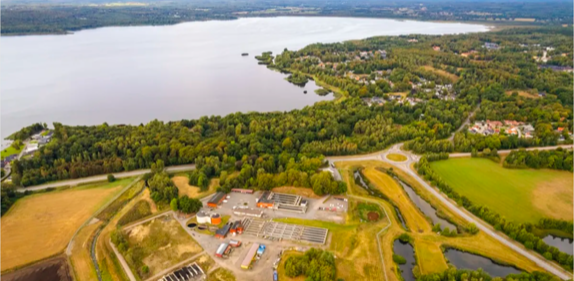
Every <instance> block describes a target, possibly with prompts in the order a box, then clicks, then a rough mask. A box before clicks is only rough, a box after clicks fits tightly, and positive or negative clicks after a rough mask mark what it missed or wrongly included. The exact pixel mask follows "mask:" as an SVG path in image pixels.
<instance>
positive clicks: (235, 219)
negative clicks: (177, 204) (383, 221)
mask: <svg viewBox="0 0 574 281" xmlns="http://www.w3.org/2000/svg"><path fill="white" fill-rule="evenodd" d="M347 209H348V202H347V199H346V198H343V197H336V198H335V197H334V198H331V197H323V198H318V199H311V198H306V197H303V196H300V195H296V194H283V193H275V192H271V191H263V192H261V191H259V192H254V191H252V190H248V189H241V190H232V192H230V193H228V194H225V193H216V194H214V195H213V196H212V197H211V198H206V199H205V200H204V208H202V209H201V210H200V211H199V212H198V213H197V214H196V216H195V217H194V218H192V219H191V220H189V221H188V222H186V223H183V222H182V226H184V227H185V229H186V231H187V232H188V233H189V234H190V235H192V237H193V238H194V239H195V240H196V241H197V242H198V243H199V244H200V245H201V247H202V248H203V249H204V250H205V252H206V253H209V254H210V255H212V257H213V259H214V261H215V262H216V264H217V265H218V266H219V267H223V268H225V269H227V270H229V271H231V272H233V274H234V275H235V276H236V278H237V280H273V278H274V276H276V271H275V270H276V267H277V265H278V264H279V262H280V260H281V254H282V252H283V251H286V250H297V251H305V250H307V249H309V248H311V247H316V248H326V247H327V246H328V245H327V244H328V243H329V239H328V238H329V234H330V233H329V230H328V229H326V228H321V227H312V226H305V225H299V224H291V223H284V222H278V221H274V219H279V218H298V219H305V220H324V221H331V222H344V220H345V217H346V212H347ZM222 218H228V219H227V220H226V221H225V222H223V220H222Z"/></svg>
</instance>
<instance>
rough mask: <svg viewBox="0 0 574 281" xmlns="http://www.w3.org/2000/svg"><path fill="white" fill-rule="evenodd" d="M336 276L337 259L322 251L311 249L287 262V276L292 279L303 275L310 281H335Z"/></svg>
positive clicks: (290, 258)
mask: <svg viewBox="0 0 574 281" xmlns="http://www.w3.org/2000/svg"><path fill="white" fill-rule="evenodd" d="M336 274H337V270H336V266H335V257H334V256H333V254H331V253H330V252H327V251H324V250H322V249H316V248H311V249H309V250H307V251H306V252H305V254H304V255H302V256H290V257H288V258H287V260H286V261H285V275H287V276H288V277H291V278H295V277H298V276H301V275H303V276H305V280H308V281H334V280H335V278H336Z"/></svg>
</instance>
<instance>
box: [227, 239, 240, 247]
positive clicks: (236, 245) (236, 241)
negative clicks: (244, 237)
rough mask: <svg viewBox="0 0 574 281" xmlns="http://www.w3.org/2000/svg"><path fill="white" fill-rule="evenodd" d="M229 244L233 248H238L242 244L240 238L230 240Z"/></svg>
mask: <svg viewBox="0 0 574 281" xmlns="http://www.w3.org/2000/svg"><path fill="white" fill-rule="evenodd" d="M229 246H231V247H233V248H237V247H240V246H241V241H238V240H229Z"/></svg>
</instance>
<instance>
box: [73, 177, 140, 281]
mask: <svg viewBox="0 0 574 281" xmlns="http://www.w3.org/2000/svg"><path fill="white" fill-rule="evenodd" d="M130 182H133V181H130ZM142 188H143V181H139V182H137V183H134V184H132V186H131V187H130V188H128V189H127V190H126V191H125V192H124V193H122V195H121V196H119V197H118V198H117V199H115V200H114V201H113V202H112V203H110V204H109V205H108V206H107V207H106V208H105V209H104V210H102V211H101V212H100V213H99V214H98V215H97V216H96V219H94V220H92V221H91V222H90V224H88V225H86V226H84V227H83V228H82V229H80V231H79V232H78V234H77V236H76V238H75V239H74V246H73V248H72V255H71V256H70V261H71V264H72V270H73V273H74V276H75V279H76V280H79V281H82V280H94V279H96V278H97V277H96V275H97V274H96V270H95V267H94V265H93V262H92V259H91V256H90V253H91V247H92V243H93V240H94V239H95V238H96V234H97V233H98V230H99V228H101V227H104V226H105V225H106V224H107V222H108V221H109V220H110V219H112V218H113V216H114V215H115V214H116V213H117V212H118V211H120V210H121V209H122V207H123V206H124V205H125V204H126V203H127V202H129V200H131V199H132V198H134V196H136V195H137V194H138V193H139V192H140V191H141V190H142ZM100 266H102V264H100Z"/></svg>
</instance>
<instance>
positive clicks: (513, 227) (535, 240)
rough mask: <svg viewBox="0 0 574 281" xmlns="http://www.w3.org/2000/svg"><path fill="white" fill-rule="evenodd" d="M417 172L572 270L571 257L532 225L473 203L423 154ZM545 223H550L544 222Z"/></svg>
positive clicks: (476, 213) (465, 204)
mask: <svg viewBox="0 0 574 281" xmlns="http://www.w3.org/2000/svg"><path fill="white" fill-rule="evenodd" d="M415 167H416V169H417V172H418V173H419V174H420V175H421V176H423V177H424V179H425V180H427V181H430V182H431V184H432V185H433V186H436V187H438V188H439V189H440V190H441V191H442V192H444V193H445V194H446V195H447V196H448V197H450V198H452V199H453V200H455V201H456V202H457V203H458V204H459V205H462V206H463V207H464V208H465V209H467V210H468V211H470V212H471V213H473V214H474V215H476V216H477V217H479V218H481V219H482V220H484V221H486V222H487V223H489V224H490V225H492V226H494V228H495V229H496V230H499V231H502V232H504V233H505V234H506V235H508V236H509V237H510V238H512V239H514V240H516V241H518V242H520V243H522V244H524V246H525V247H526V248H528V249H532V250H535V251H536V252H538V253H540V254H541V255H543V256H544V257H545V258H547V259H549V260H554V261H556V262H558V263H559V264H560V265H562V267H564V268H565V269H567V270H572V266H573V262H574V260H573V257H572V255H568V254H566V253H563V252H560V250H559V249H558V248H556V247H554V246H549V245H548V244H546V243H545V242H544V241H543V240H542V239H541V238H540V237H538V236H536V235H535V234H534V233H533V232H532V230H533V225H532V224H529V223H526V224H525V223H516V222H511V221H507V220H506V218H504V217H502V216H501V215H500V214H498V213H495V212H493V211H492V210H490V209H488V208H487V207H485V206H477V205H474V204H473V203H472V202H471V201H470V200H469V199H468V198H467V197H465V196H461V195H460V194H459V193H458V192H456V191H455V190H454V189H452V188H451V187H450V186H449V185H448V184H447V183H446V182H445V181H444V180H443V179H442V178H441V177H440V175H438V174H437V173H436V172H435V171H434V170H433V169H432V168H431V167H430V165H429V161H428V160H427V159H426V158H425V157H424V156H423V157H421V159H420V161H419V162H418V163H417V164H416V166H415ZM545 224H547V225H552V224H551V223H548V222H546V223H545Z"/></svg>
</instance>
